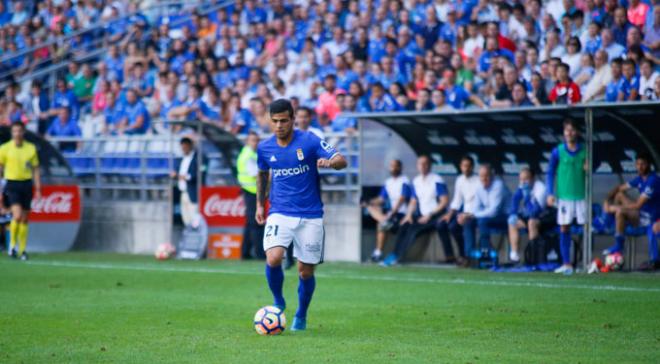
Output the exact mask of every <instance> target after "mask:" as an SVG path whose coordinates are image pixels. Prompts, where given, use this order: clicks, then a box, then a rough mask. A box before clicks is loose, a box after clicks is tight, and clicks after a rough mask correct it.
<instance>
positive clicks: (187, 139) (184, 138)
mask: <svg viewBox="0 0 660 364" xmlns="http://www.w3.org/2000/svg"><path fill="white" fill-rule="evenodd" d="M180 143H181V145H183V144H188V145H189V146H191V147H192V145H193V141H192V139H190V138H188V137H183V138H181V142H180Z"/></svg>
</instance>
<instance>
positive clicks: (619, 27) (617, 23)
mask: <svg viewBox="0 0 660 364" xmlns="http://www.w3.org/2000/svg"><path fill="white" fill-rule="evenodd" d="M632 26H633V25H632V24H630V22H629V21H628V16H627V14H626V8H624V7H622V6H620V7H618V8H616V10H614V25H612V35H613V36H614V41H615V42H617V43H619V44H620V45H622V46H624V47H625V46H626V35H627V34H628V29H630V28H631V27H632Z"/></svg>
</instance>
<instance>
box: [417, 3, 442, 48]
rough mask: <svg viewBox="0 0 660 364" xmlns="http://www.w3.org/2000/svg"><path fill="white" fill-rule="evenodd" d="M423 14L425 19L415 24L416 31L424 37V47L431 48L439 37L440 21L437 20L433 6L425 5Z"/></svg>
mask: <svg viewBox="0 0 660 364" xmlns="http://www.w3.org/2000/svg"><path fill="white" fill-rule="evenodd" d="M425 15H426V19H425V21H424V22H422V23H420V24H419V25H418V26H417V31H416V32H417V33H418V34H421V35H422V36H423V37H424V49H431V48H433V45H435V42H436V41H437V40H438V38H439V37H440V28H441V27H442V23H441V22H440V21H439V20H438V15H437V14H436V12H435V8H434V7H433V6H428V7H426V11H425Z"/></svg>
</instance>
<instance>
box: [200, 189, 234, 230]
mask: <svg viewBox="0 0 660 364" xmlns="http://www.w3.org/2000/svg"><path fill="white" fill-rule="evenodd" d="M199 206H200V209H201V213H202V215H203V216H204V219H206V223H207V224H208V226H209V227H243V226H245V202H244V201H243V196H242V195H241V188H240V187H238V186H217V187H202V191H201V198H200V205H199Z"/></svg>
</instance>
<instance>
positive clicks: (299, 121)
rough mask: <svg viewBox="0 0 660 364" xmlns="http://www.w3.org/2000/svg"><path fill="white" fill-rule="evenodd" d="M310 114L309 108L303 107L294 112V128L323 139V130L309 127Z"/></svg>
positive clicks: (310, 121)
mask: <svg viewBox="0 0 660 364" xmlns="http://www.w3.org/2000/svg"><path fill="white" fill-rule="evenodd" d="M312 113H313V111H312V109H310V108H307V107H304V106H302V107H299V108H298V110H296V127H297V128H298V129H300V130H303V131H308V132H310V133H313V134H315V135H316V136H317V137H319V138H320V139H325V134H323V130H321V129H319V128H315V127H313V126H311V123H312Z"/></svg>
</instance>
